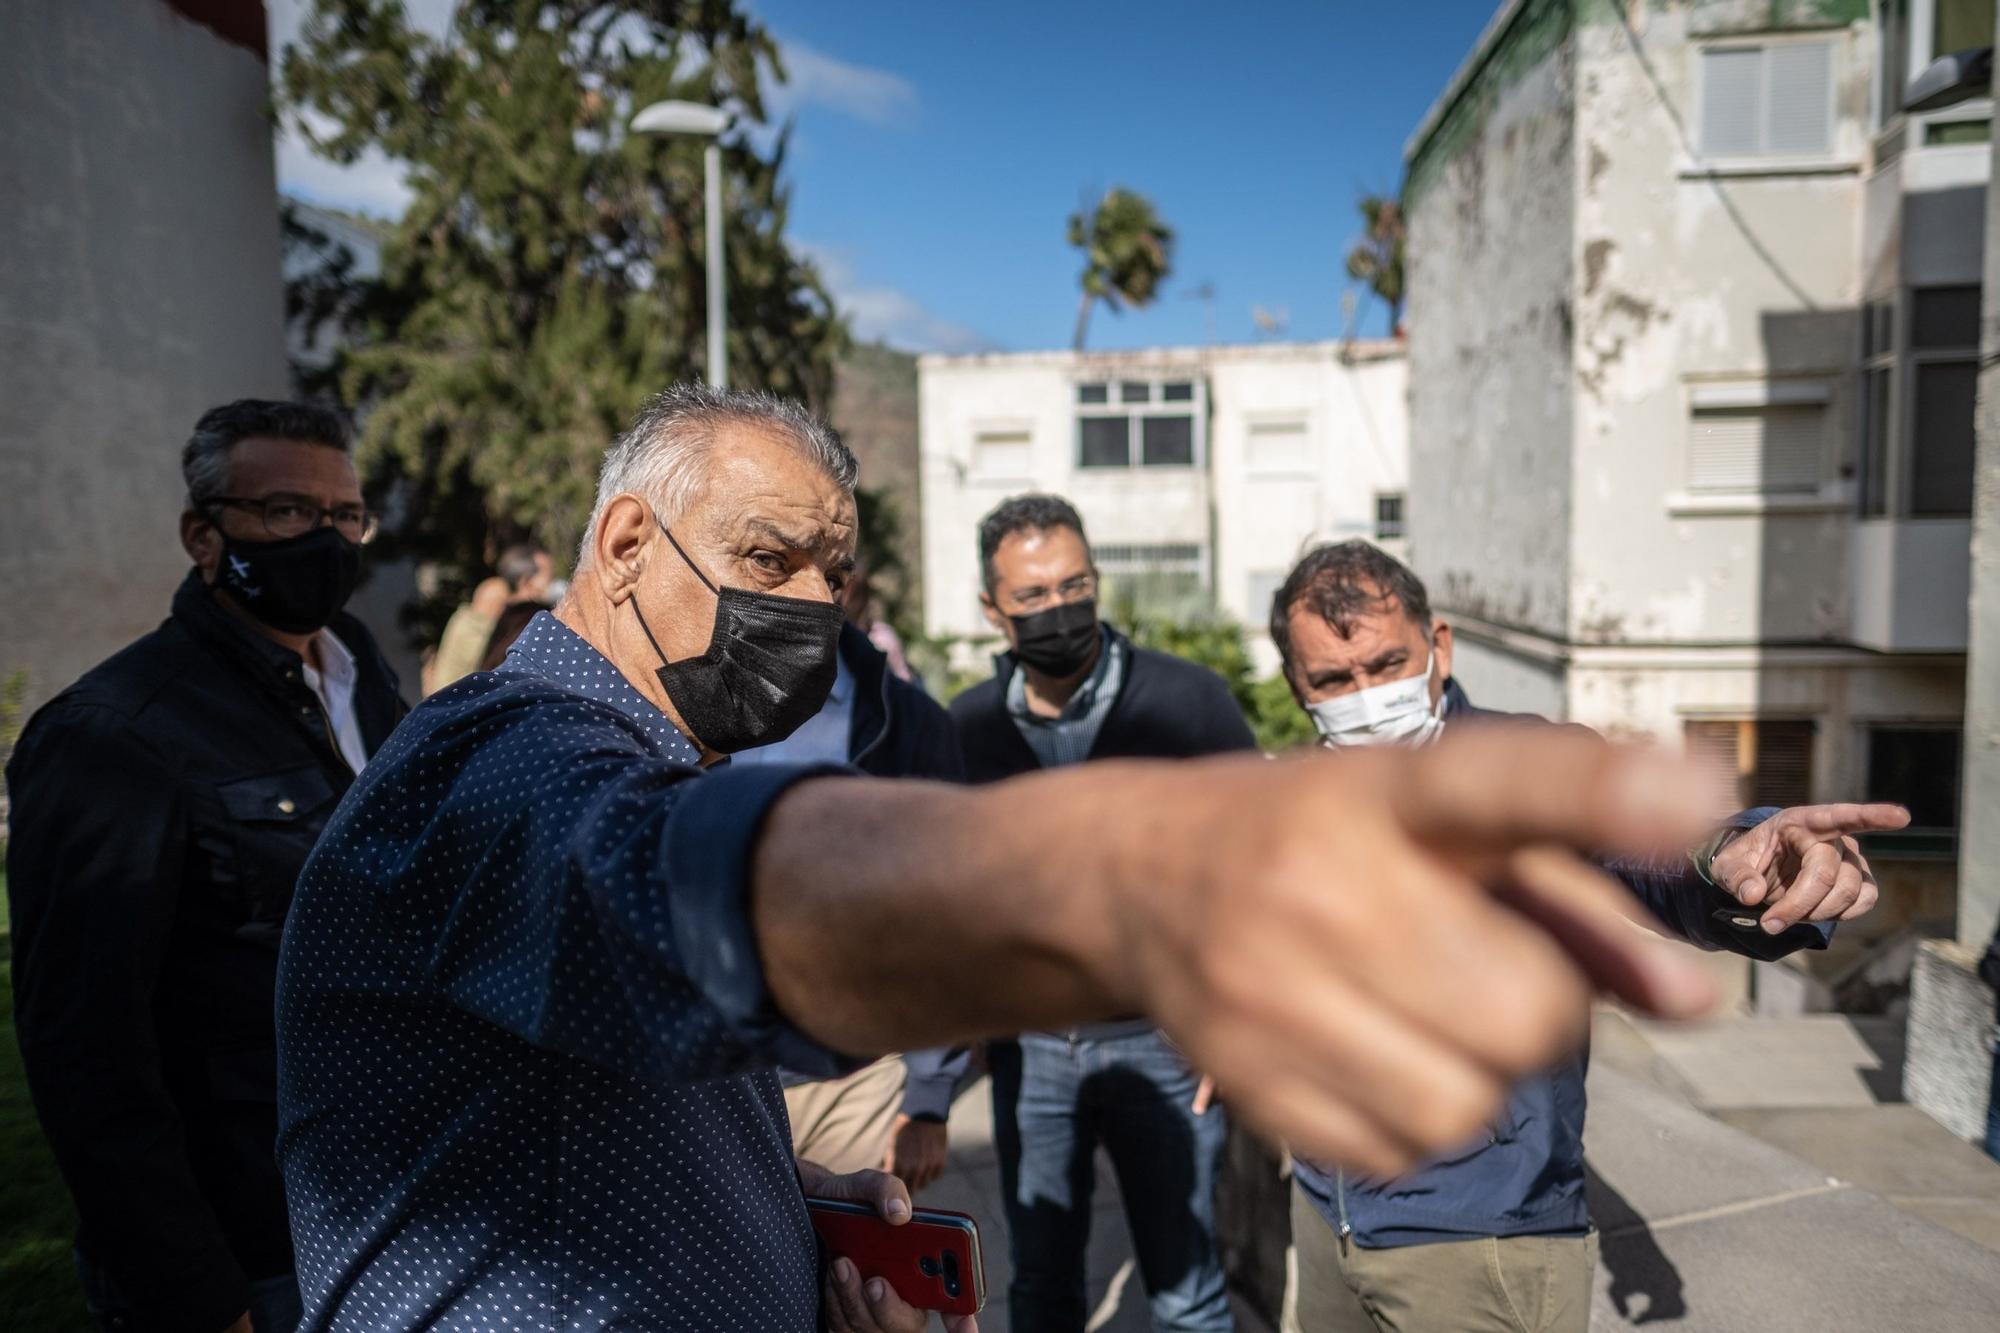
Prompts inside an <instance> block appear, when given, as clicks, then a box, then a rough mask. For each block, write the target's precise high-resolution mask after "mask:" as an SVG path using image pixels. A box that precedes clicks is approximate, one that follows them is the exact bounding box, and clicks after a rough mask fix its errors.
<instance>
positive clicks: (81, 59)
mask: <svg viewBox="0 0 2000 1333" xmlns="http://www.w3.org/2000/svg"><path fill="white" fill-rule="evenodd" d="M252 7H253V8H254V7H255V6H254V4H253V6H252ZM260 26H261V25H260ZM265 101H266V82H265V65H264V59H263V53H262V50H261V48H259V49H256V50H252V49H248V48H246V47H245V46H242V45H236V44H232V43H231V42H229V41H227V40H225V39H224V38H223V37H221V36H219V35H218V34H217V33H216V32H215V31H213V30H211V29H210V28H207V27H204V26H200V25H198V24H196V23H193V22H191V21H189V20H187V19H185V18H183V17H181V16H180V15H179V14H178V13H176V12H175V11H174V10H173V9H172V8H170V7H169V6H168V5H166V4H164V3H161V0H15V2H14V3H10V4H7V5H4V6H0V125H4V126H5V127H6V132H5V133H4V134H0V199H4V200H5V201H6V204H5V207H4V208H0V569H4V570H5V571H6V577H5V578H4V579H0V624H4V625H5V626H6V627H7V628H6V631H5V637H4V648H0V673H7V672H11V671H14V670H17V669H21V668H26V669H27V670H28V671H29V672H30V673H31V701H32V702H39V701H41V700H44V699H47V698H48V697H49V696H50V694H52V693H53V692H54V691H55V690H57V689H59V688H61V687H62V686H63V685H65V684H67V683H68V682H69V681H71V680H73V679H74V678H75V677H76V676H77V675H79V674H81V673H82V672H83V671H84V670H86V669H88V668H89V667H90V666H92V665H93V664H95V663H96V662H98V661H99V660H101V659H102V658H104V657H105V656H107V655H108V654H110V653H111V652H113V651H115V650H116V649H118V648H119V647H121V646H123V645H124V644H125V643H127V642H129V641H130V640H131V639H133V638H134V637H136V636H137V635H139V634H140V633H142V632H144V631H145V630H147V629H149V628H151V627H152V626H153V625H155V624H157V623H158V622H159V621H160V619H161V618H162V617H163V616H165V614H166V611H167V602H168V596H169V594H170V593H171V592H172V590H173V587H174V585H175V584H176V583H177V582H178V581H179V580H180V578H181V577H182V576H183V574H184V573H185V572H186V569H187V561H186V558H185V556H183V555H182V553H181V551H180V547H179V542H178V539H177V537H176V535H175V534H176V522H177V518H178V515H179V513H180V509H181V499H182V491H181V486H180V479H179V459H178V451H179V447H180V445H181V443H182V442H183V441H184V440H185V439H186V437H187V432H188V429H189V427H191V426H192V425H193V424H194V421H195V418H196V417H197V416H199V415H200V414H201V412H202V411H203V410H204V409H205V408H208V407H210V406H213V405H214V404H216V403H219V402H223V401H226V400H228V399H231V398H237V397H242V396H245V395H263V396H269V397H282V396H283V395H284V393H285V386H286V381H285V358H284V329H283V298H282V293H281V289H280V284H279V278H278V224H277V196H276V190H275V186H274V183H273V177H272V159H271V140H270V126H269V123H268V121H267V120H266V119H265V110H264V109H265Z"/></svg>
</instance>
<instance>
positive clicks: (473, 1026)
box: [278, 614, 851, 1333]
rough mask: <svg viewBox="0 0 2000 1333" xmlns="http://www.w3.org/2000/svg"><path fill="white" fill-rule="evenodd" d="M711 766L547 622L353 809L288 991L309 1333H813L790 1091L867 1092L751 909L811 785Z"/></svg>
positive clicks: (423, 723) (397, 738) (283, 1106)
mask: <svg viewBox="0 0 2000 1333" xmlns="http://www.w3.org/2000/svg"><path fill="white" fill-rule="evenodd" d="M696 758H697V755H696V752H695V750H694V749H693V747H692V746H690V745H689V744H688V742H687V741H686V739H685V738H683V737H682V736H681V735H680V733H679V732H678V731H676V730H675V729H674V727H673V725H672V724H671V723H669V722H668V721H667V719H666V717H665V715H664V714H662V713H661V712H660V711H659V710H658V709H656V708H654V707H653V706H652V705H651V704H649V703H648V702H647V701H646V700H645V698H644V697H643V696H641V695H640V694H639V693H638V691H636V690H634V689H633V688H632V687H631V685H630V684H629V683H627V682H626V681H625V679H624V678H623V677H622V676H620V675H619V673H618V671H617V669H616V668H615V667H613V666H612V665H611V663H610V662H609V661H607V660H606V659H605V658H604V657H603V656H602V655H601V654H599V653H598V652H597V651H596V650H595V649H593V648H592V647H591V646H590V645H589V644H587V643H585V642H584V641H583V640H582V639H580V638H578V637H577V636H576V635H575V634H573V633H571V632H570V631H569V630H568V629H567V628H566V627H564V626H563V625H562V624H561V623H560V622H558V621H557V620H556V619H555V618H554V617H552V616H549V615H547V614H543V615H541V616H538V617H536V618H535V620H534V621H533V622H531V623H530V624H529V626H528V628H527V629H526V630H525V631H524V632H523V633H522V635H521V637H520V638H519V639H518V640H517V641H516V644H515V647H514V649H513V651H512V653H511V654H510V655H509V656H508V658H507V661H506V662H505V664H503V666H502V667H501V669H500V670H499V671H497V672H492V673H484V674H480V675H475V676H472V677H468V678H467V679H465V680H463V681H461V682H459V683H458V684H456V685H454V686H452V687H451V688H450V689H448V690H445V691H443V692H441V693H439V694H437V695H435V696H433V697H432V698H431V699H429V700H427V701H425V703H424V704H423V705H421V706H420V707H419V708H417V709H416V711H414V712H413V713H411V714H410V716H409V717H408V718H407V719H406V720H405V721H404V722H403V724H402V725H401V726H400V727H399V728H398V729H397V730H396V732H395V734H394V735H392V736H391V737H390V739H389V741H388V742H387V744H386V745H385V746H384V747H383V748H382V750H381V752H380V753H379V754H378V755H377V756H376V757H375V759H374V760H373V761H372V762H371V763H370V764H369V765H368V767H367V768H366V769H365V770H364V771H363V773H362V774H361V776H360V778H359V779H358V780H357V781H356V783H355V784H354V786H353V788H352V789H351V790H350V791H349V792H348V794H347V796H346V798H345V799H344V800H343V801H342V802H341V805H340V808H339V810H338V811H337V812H336V813H335V815H334V817H333V820H332V821H331V822H330V823H329V824H328V826H327V829H326V833H325V836H324V837H323V838H322V839H321V841H320V843H319V846H318V848H317V849H316V850H315V851H314V853H313V855H312V858H311V860H310V861H308V862H307V864H306V867H305V871H304V873H303V874H302V876H301V878H300V881H299V886H298V893H297V896H296V898H295V900H294V902H293V906H292V911H291V916H290V919H289V921H288V922H287V924H286V928H285V940H284V948H283V952H282V955H281V959H280V964H279V978H278V1045H279V1077H278V1099H279V1107H278V1111H279V1160H280V1162H281V1164H282V1166H283V1168H284V1173H285V1186H286V1192H287V1194H288V1196H289V1199H290V1204H291V1215H292V1230H293V1244H294V1247H295V1250H296V1253H297V1258H298V1267H299V1281H300V1287H301V1289H302V1293H303V1296H304V1300H305V1320H304V1323H303V1324H302V1325H301V1326H300V1327H301V1330H302V1331H305V1333H317V1331H319V1330H363V1329H365V1330H369V1333H389V1331H391V1330H412V1331H414V1330H418V1329H424V1330H438V1331H439V1333H516V1331H518V1330H541V1329H550V1330H553V1329H561V1330H614V1329H615V1330H620V1331H621V1333H640V1331H641V1330H647V1331H650V1330H682V1329H685V1330H704V1331H705V1333H709V1331H713V1330H729V1329H742V1330H746V1331H747V1330H755V1331H756V1333H771V1331H772V1330H777V1331H779V1333H788V1331H790V1330H798V1331H799V1333H804V1331H805V1330H810V1329H813V1328H815V1327H816V1326H817V1323H818V1276H817V1272H818V1270H817V1256H816V1248H815V1244H814V1239H813V1231H812V1227H811V1224H810V1222H809V1221H808V1219H807V1216H806V1212H805V1207H804V1203H803V1200H802V1198H801V1195H800V1192H799V1183H798V1177H797V1173H796V1170H795V1167H794V1165H793V1159H792V1151H791V1141H790V1131H789V1127H788V1125H787V1123H786V1119H785V1103H784V1097H783V1094H782V1092H781V1091H780V1089H779V1086H778V1080H777V1077H776V1075H775V1074H774V1073H773V1069H774V1067H775V1066H776V1065H777V1064H779V1063H783V1064H784V1065H785V1066H786V1067H787V1068H792V1069H800V1070H805V1071H809V1072H814V1073H824V1074H837V1073H842V1072H845V1071H846V1069H847V1068H850V1067H851V1066H850V1065H849V1064H848V1063H847V1062H845V1061H843V1060H841V1059H840V1058H838V1057H836V1056H834V1055H832V1054H830V1053H829V1052H827V1051H825V1050H823V1049H822V1048H820V1047H819V1046H817V1045H816V1044H814V1043H813V1042H812V1041H810V1040H809V1039H808V1038H806V1037H805V1036H804V1035H803V1034H801V1033H800V1032H798V1031H797V1030H796V1029H794V1028H793V1027H792V1026H791V1025H790V1024H788V1023H787V1022H786V1021H785V1020H784V1019H783V1018H782V1017H781V1016H780V1015H779V1014H778V1013H777V1011H776V1009H775V1008H774V1007H773V1005H772V1002H771V998H770V994H769V991H768V990H767V988H766V987H765V984H764V979H763V974H762V970H761V967H760V964H759V960H758V957H757V952H756V948H755V944H754V941H753V938H752V935H751V930H750V923H749V918H748V912H747V909H746V889H747V875H748V869H749V859H750V856H751V852H752V847H753V844H754V840H755V837H756V831H757V827H758V824H759V822H760V821H761V819H762V818H763V815H764V813H765V811H766V810H767V809H768V808H769V807H770V805H771V803H772V802H773V801H775V800H776V799H777V798H778V796H779V795H780V794H781V793H782V792H783V791H784V790H785V789H786V787H788V786H789V785H790V784H791V783H793V782H795V781H797V780H798V779H799V778H800V777H802V776H805V775H807V774H810V773H813V772H815V771H818V770H814V769H811V768H773V767H759V768H744V769H741V770H738V771H731V770H729V769H727V768H724V769H721V770H718V771H715V772H711V773H707V774H704V773H702V772H701V770H700V769H699V768H697V767H696V766H695V761H696Z"/></svg>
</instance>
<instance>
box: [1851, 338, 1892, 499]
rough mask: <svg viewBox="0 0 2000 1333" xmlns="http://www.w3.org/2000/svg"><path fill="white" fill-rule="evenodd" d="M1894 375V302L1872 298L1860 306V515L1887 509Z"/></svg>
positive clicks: (1858, 497)
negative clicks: (1891, 396) (1866, 303)
mask: <svg viewBox="0 0 2000 1333" xmlns="http://www.w3.org/2000/svg"><path fill="white" fill-rule="evenodd" d="M1895 377H1896V303H1895V302H1894V301H1874V302H1871V303H1869V304H1868V305H1865V306H1863V307H1862V309H1861V414H1860V417H1859V418H1858V422H1859V426H1860V430H1861V447H1860V449H1859V450H1857V451H1856V452H1857V453H1858V454H1859V459H1858V462H1859V472H1860V487H1859V491H1860V493H1859V495H1858V496H1857V497H1856V498H1857V499H1858V500H1859V502H1860V506H1861V516H1862V517H1863V518H1881V517H1882V516H1883V515H1885V514H1887V513H1888V512H1889V459H1890V458H1891V457H1892V456H1893V455H1892V452H1891V451H1892V449H1893V441H1892V439H1891V431H1890V423H1891V422H1893V421H1894V420H1895V416H1894V414H1893V412H1892V411H1891V409H1890V402H1891V399H1890V395H1891V393H1892V391H1893V388H1894V380H1895Z"/></svg>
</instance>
